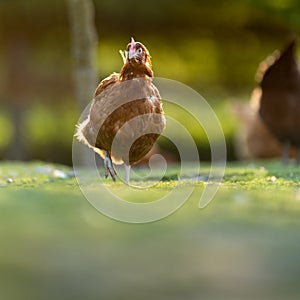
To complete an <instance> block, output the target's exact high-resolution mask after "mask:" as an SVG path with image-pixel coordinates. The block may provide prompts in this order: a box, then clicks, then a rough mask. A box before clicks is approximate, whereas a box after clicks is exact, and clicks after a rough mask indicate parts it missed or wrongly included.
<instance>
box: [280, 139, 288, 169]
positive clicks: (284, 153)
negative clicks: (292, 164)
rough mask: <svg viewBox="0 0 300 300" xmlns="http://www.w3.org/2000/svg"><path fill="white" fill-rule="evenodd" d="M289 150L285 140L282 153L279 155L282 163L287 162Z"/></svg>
mask: <svg viewBox="0 0 300 300" xmlns="http://www.w3.org/2000/svg"><path fill="white" fill-rule="evenodd" d="M289 152H290V143H289V142H285V143H283V145H282V155H281V162H282V164H283V165H287V164H288V162H289Z"/></svg>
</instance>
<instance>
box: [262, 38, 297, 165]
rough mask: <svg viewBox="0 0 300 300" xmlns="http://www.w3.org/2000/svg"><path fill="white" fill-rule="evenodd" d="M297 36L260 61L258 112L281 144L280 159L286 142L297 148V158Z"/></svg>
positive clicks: (285, 159) (285, 156)
mask: <svg viewBox="0 0 300 300" xmlns="http://www.w3.org/2000/svg"><path fill="white" fill-rule="evenodd" d="M295 46H296V39H293V40H292V41H291V43H290V44H289V45H288V46H287V47H286V49H285V50H284V51H283V52H282V53H281V54H278V52H276V53H275V54H273V55H272V56H271V57H270V58H268V60H267V61H265V62H263V63H262V64H261V67H260V70H261V72H260V73H261V81H260V87H261V91H262V94H261V99H260V108H259V113H260V116H261V118H262V120H263V121H264V123H265V124H266V126H267V127H268V128H269V130H270V132H271V133H272V134H273V135H274V136H275V137H276V138H277V140H278V141H279V142H280V143H281V144H282V145H283V152H282V161H283V162H286V161H287V159H288V152H289V146H290V145H292V146H294V147H295V148H296V149H297V154H296V157H297V162H298V163H299V160H300V156H299V155H300V73H299V69H298V65H297V61H296V57H295Z"/></svg>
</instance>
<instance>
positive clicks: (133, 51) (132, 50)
mask: <svg viewBox="0 0 300 300" xmlns="http://www.w3.org/2000/svg"><path fill="white" fill-rule="evenodd" d="M136 54H137V53H136V49H135V40H134V39H133V37H132V38H131V41H130V46H129V51H128V59H129V60H131V59H132V58H134V57H135V56H136Z"/></svg>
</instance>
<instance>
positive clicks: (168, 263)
mask: <svg viewBox="0 0 300 300" xmlns="http://www.w3.org/2000/svg"><path fill="white" fill-rule="evenodd" d="M208 172H209V168H208V166H203V167H202V168H201V170H200V174H197V171H196V169H195V168H194V167H193V166H191V168H190V170H189V172H187V173H186V174H181V179H180V181H179V182H178V180H174V179H175V178H177V175H178V170H177V168H176V166H174V167H171V168H170V169H169V170H168V171H167V174H165V176H164V179H163V180H164V181H157V180H156V179H157V177H156V176H158V174H159V170H155V171H154V173H153V174H151V178H150V180H148V181H146V179H144V180H142V181H141V180H140V179H138V178H137V177H135V176H134V177H133V182H134V183H135V184H139V185H141V184H144V185H145V184H153V186H152V187H149V188H147V189H145V190H137V189H129V188H127V187H124V185H123V184H122V183H121V182H117V183H113V182H112V181H111V180H109V179H108V180H106V181H103V182H102V183H101V182H100V181H99V179H97V178H93V177H91V176H89V172H86V173H85V178H83V179H84V180H85V181H84V180H83V182H84V184H85V185H86V186H87V187H90V188H95V189H99V190H100V191H101V189H103V188H109V189H110V190H111V191H113V192H114V193H116V194H119V195H121V196H123V197H124V198H126V200H128V201H134V202H147V201H151V200H153V199H152V198H153V197H154V198H155V197H160V196H161V195H164V194H165V193H168V192H169V191H170V190H171V189H173V188H174V186H176V185H177V184H180V185H181V186H182V188H183V189H184V188H187V187H190V186H194V187H195V190H194V193H193V194H192V197H191V198H190V199H189V200H188V201H187V202H186V203H185V204H184V205H183V207H181V208H180V209H179V210H177V211H176V212H175V213H174V214H172V215H170V216H169V217H167V218H165V219H162V220H160V221H157V222H153V223H148V224H138V225H135V224H127V223H122V222H118V221H114V220H112V219H110V218H108V217H106V216H104V215H103V214H101V213H99V212H98V211H97V210H96V209H94V208H93V207H92V206H91V205H90V204H89V202H88V201H87V200H86V199H85V198H84V196H83V195H82V193H81V191H80V189H79V187H78V185H77V181H76V178H74V177H73V173H72V170H71V169H69V168H67V167H64V166H59V165H47V164H44V163H39V162H37V163H11V162H7V163H1V164H0V238H1V248H0V270H1V272H0V298H1V299H8V300H10V299H12V300H14V299H125V300H126V299H212V300H213V299H220V300H221V299H262V300H265V299H298V298H299V296H300V291H299V288H298V281H299V276H300V231H299V226H300V183H299V181H300V169H299V168H296V167H294V166H289V167H287V168H283V167H282V166H281V165H280V164H279V163H277V162H254V163H253V162H252V163H231V164H228V166H227V169H226V174H225V177H224V181H223V183H222V185H221V187H220V189H219V191H218V193H217V195H216V197H215V198H214V200H213V201H212V202H211V203H210V204H209V205H208V206H207V207H206V208H204V209H199V208H198V202H199V194H201V192H202V191H203V189H204V187H205V186H206V184H207V182H206V181H205V178H207V177H206V176H207V174H208ZM137 173H138V174H144V175H145V174H147V170H143V169H141V170H138V171H137ZM197 175H200V177H199V178H200V179H204V181H201V180H197V181H196V180H195V178H196V176H197Z"/></svg>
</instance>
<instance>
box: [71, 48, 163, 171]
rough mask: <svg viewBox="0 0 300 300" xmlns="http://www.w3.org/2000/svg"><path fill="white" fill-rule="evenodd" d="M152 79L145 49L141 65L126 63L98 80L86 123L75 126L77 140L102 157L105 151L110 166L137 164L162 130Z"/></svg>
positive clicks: (160, 114)
mask: <svg viewBox="0 0 300 300" xmlns="http://www.w3.org/2000/svg"><path fill="white" fill-rule="evenodd" d="M143 47H144V46H143ZM144 49H145V48H144ZM152 76H153V72H152V70H151V61H150V55H149V52H148V50H147V49H145V61H144V63H137V62H132V61H129V60H126V61H125V64H124V66H123V68H122V69H121V72H120V74H118V73H113V74H112V75H110V76H109V77H107V78H105V79H104V80H102V81H101V83H100V84H99V85H98V87H97V89H96V91H95V94H94V99H93V102H92V105H91V108H90V113H89V116H88V118H87V120H85V121H84V122H83V123H82V124H80V125H79V128H78V133H77V135H78V138H79V140H81V141H83V142H85V143H86V144H87V145H88V146H89V147H91V148H93V149H94V150H95V151H96V152H98V153H99V154H100V155H101V156H102V157H104V151H107V152H108V153H109V155H110V156H111V158H112V161H113V162H114V163H117V164H118V163H123V162H124V163H125V164H127V165H132V164H134V163H137V162H138V161H140V160H141V159H142V158H143V157H144V156H145V155H146V154H147V153H148V152H149V151H150V150H151V148H152V147H153V145H154V143H155V142H156V140H157V138H158V137H159V135H160V134H161V132H162V131H163V129H164V127H165V118H164V115H163V109H162V103H161V97H160V94H159V91H158V89H157V88H156V87H155V86H154V84H153V83H152ZM114 139H116V140H115V142H114ZM113 143H115V144H114V147H113V148H112V146H113ZM128 143H129V145H128Z"/></svg>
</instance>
